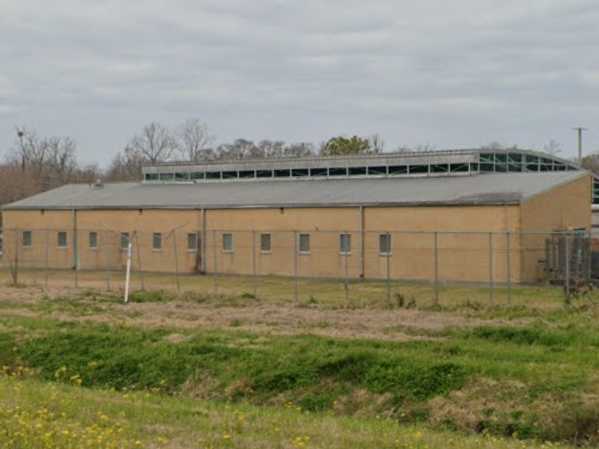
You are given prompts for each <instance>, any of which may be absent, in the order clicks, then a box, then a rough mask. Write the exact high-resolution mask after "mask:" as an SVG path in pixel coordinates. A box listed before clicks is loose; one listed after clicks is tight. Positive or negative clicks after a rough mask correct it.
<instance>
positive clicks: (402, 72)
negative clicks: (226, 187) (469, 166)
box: [0, 0, 599, 163]
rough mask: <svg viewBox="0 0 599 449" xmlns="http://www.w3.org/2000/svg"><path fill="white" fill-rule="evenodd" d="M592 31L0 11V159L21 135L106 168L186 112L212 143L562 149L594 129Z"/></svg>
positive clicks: (257, 6)
mask: <svg viewBox="0 0 599 449" xmlns="http://www.w3.org/2000/svg"><path fill="white" fill-rule="evenodd" d="M597 23H599V5H598V4H597V3H596V2H595V1H594V0H593V1H589V0H530V1H527V2H522V1H516V0H507V1H503V2H496V1H495V0H459V1H456V2H447V1H444V0H422V1H420V2H397V1H393V0H378V1H376V0H374V1H371V2H363V1H357V0H343V1H341V0H327V1H326V2H323V1H316V0H305V1H301V2H298V1H293V0H258V1H256V2H247V1H242V0H194V1H192V0H178V1H175V0H173V1H158V0H146V1H144V2H121V1H117V0H106V1H103V2H96V1H91V0H90V1H86V2H82V1H75V0H59V1H57V2H46V1H41V0H37V1H34V0H19V1H17V0H0V42H1V43H0V60H1V61H2V66H1V67H2V69H1V70H0V152H1V151H3V150H4V149H6V148H8V147H9V146H10V144H11V142H12V141H13V139H14V126H15V125H17V124H27V125H30V126H33V127H36V128H37V129H38V130H39V131H40V133H47V134H60V135H72V136H74V137H75V138H76V139H77V141H78V142H79V144H80V147H81V152H82V157H83V158H84V159H85V160H86V161H90V162H91V161H94V160H98V161H100V162H102V163H105V162H106V161H108V160H109V159H110V157H112V155H114V154H115V153H116V152H117V151H118V150H119V149H121V148H122V146H123V145H124V144H125V142H126V141H127V140H128V139H129V137H130V136H131V135H132V134H133V133H134V132H136V131H137V130H138V129H139V128H140V127H141V126H143V124H144V123H146V122H148V121H150V120H159V121H163V122H165V123H166V124H167V125H174V124H176V123H178V122H180V121H181V120H183V119H184V118H187V117H192V116H193V117H199V118H201V119H202V120H205V121H206V122H207V123H208V124H209V126H210V128H211V129H212V131H213V132H214V133H215V134H216V136H217V138H218V140H220V141H226V140H230V139H233V138H236V137H241V136H244V137H248V138H253V139H260V138H281V139H285V140H290V141H294V140H307V141H313V142H319V141H321V140H324V139H325V138H327V137H329V136H331V135H334V134H340V133H347V134H349V133H352V134H353V133H359V134H368V133H375V132H378V133H380V134H381V135H382V136H383V137H384V139H385V140H386V142H387V146H388V149H393V148H394V147H395V146H397V145H400V144H418V143H430V144H435V145H437V146H439V147H447V148H452V147H460V146H475V145H480V144H485V143H488V142H489V141H492V140H500V141H505V142H506V143H517V144H519V145H521V146H539V145H542V144H543V143H545V142H546V141H548V140H549V139H551V138H554V139H557V140H559V141H561V142H562V143H563V144H564V145H565V148H566V150H565V152H564V153H565V155H573V154H574V148H573V147H574V145H573V144H574V134H573V132H572V131H571V129H570V128H571V127H572V126H575V125H578V124H581V125H584V126H588V127H590V128H594V123H596V122H599V93H598V92H599V90H598V88H599V58H597V57H596V56H595V55H596V54H597V46H598V43H599V31H597V25H596V24H597ZM587 141H588V146H587V148H589V149H594V150H597V149H599V123H598V125H597V129H595V130H592V132H591V133H589V135H588V138H587Z"/></svg>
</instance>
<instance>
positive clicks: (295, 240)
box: [292, 231, 299, 303]
mask: <svg viewBox="0 0 599 449" xmlns="http://www.w3.org/2000/svg"><path fill="white" fill-rule="evenodd" d="M297 244H298V234H297V231H293V245H292V248H293V276H294V280H295V282H294V286H293V298H294V300H295V302H296V303H299V260H298V253H299V251H298V247H297Z"/></svg>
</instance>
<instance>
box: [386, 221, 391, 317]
mask: <svg viewBox="0 0 599 449" xmlns="http://www.w3.org/2000/svg"><path fill="white" fill-rule="evenodd" d="M386 240H387V245H388V246H387V248H385V250H386V251H387V254H385V256H386V259H387V260H386V262H387V263H386V267H385V268H386V271H387V273H386V278H387V280H386V287H387V304H388V305H389V306H391V254H393V252H392V251H391V234H389V233H387V237H386Z"/></svg>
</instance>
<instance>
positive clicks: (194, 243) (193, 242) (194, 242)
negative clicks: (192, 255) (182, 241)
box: [187, 233, 198, 251]
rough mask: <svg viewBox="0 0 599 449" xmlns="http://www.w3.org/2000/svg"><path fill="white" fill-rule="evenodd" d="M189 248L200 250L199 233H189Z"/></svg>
mask: <svg viewBox="0 0 599 449" xmlns="http://www.w3.org/2000/svg"><path fill="white" fill-rule="evenodd" d="M187 250H188V251H197V250H198V235H197V234H195V233H194V234H187Z"/></svg>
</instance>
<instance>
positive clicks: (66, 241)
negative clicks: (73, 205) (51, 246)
mask: <svg viewBox="0 0 599 449" xmlns="http://www.w3.org/2000/svg"><path fill="white" fill-rule="evenodd" d="M61 237H64V244H62V243H61ZM56 247H57V248H58V249H67V248H68V247H69V235H68V233H67V231H57V232H56Z"/></svg>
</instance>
